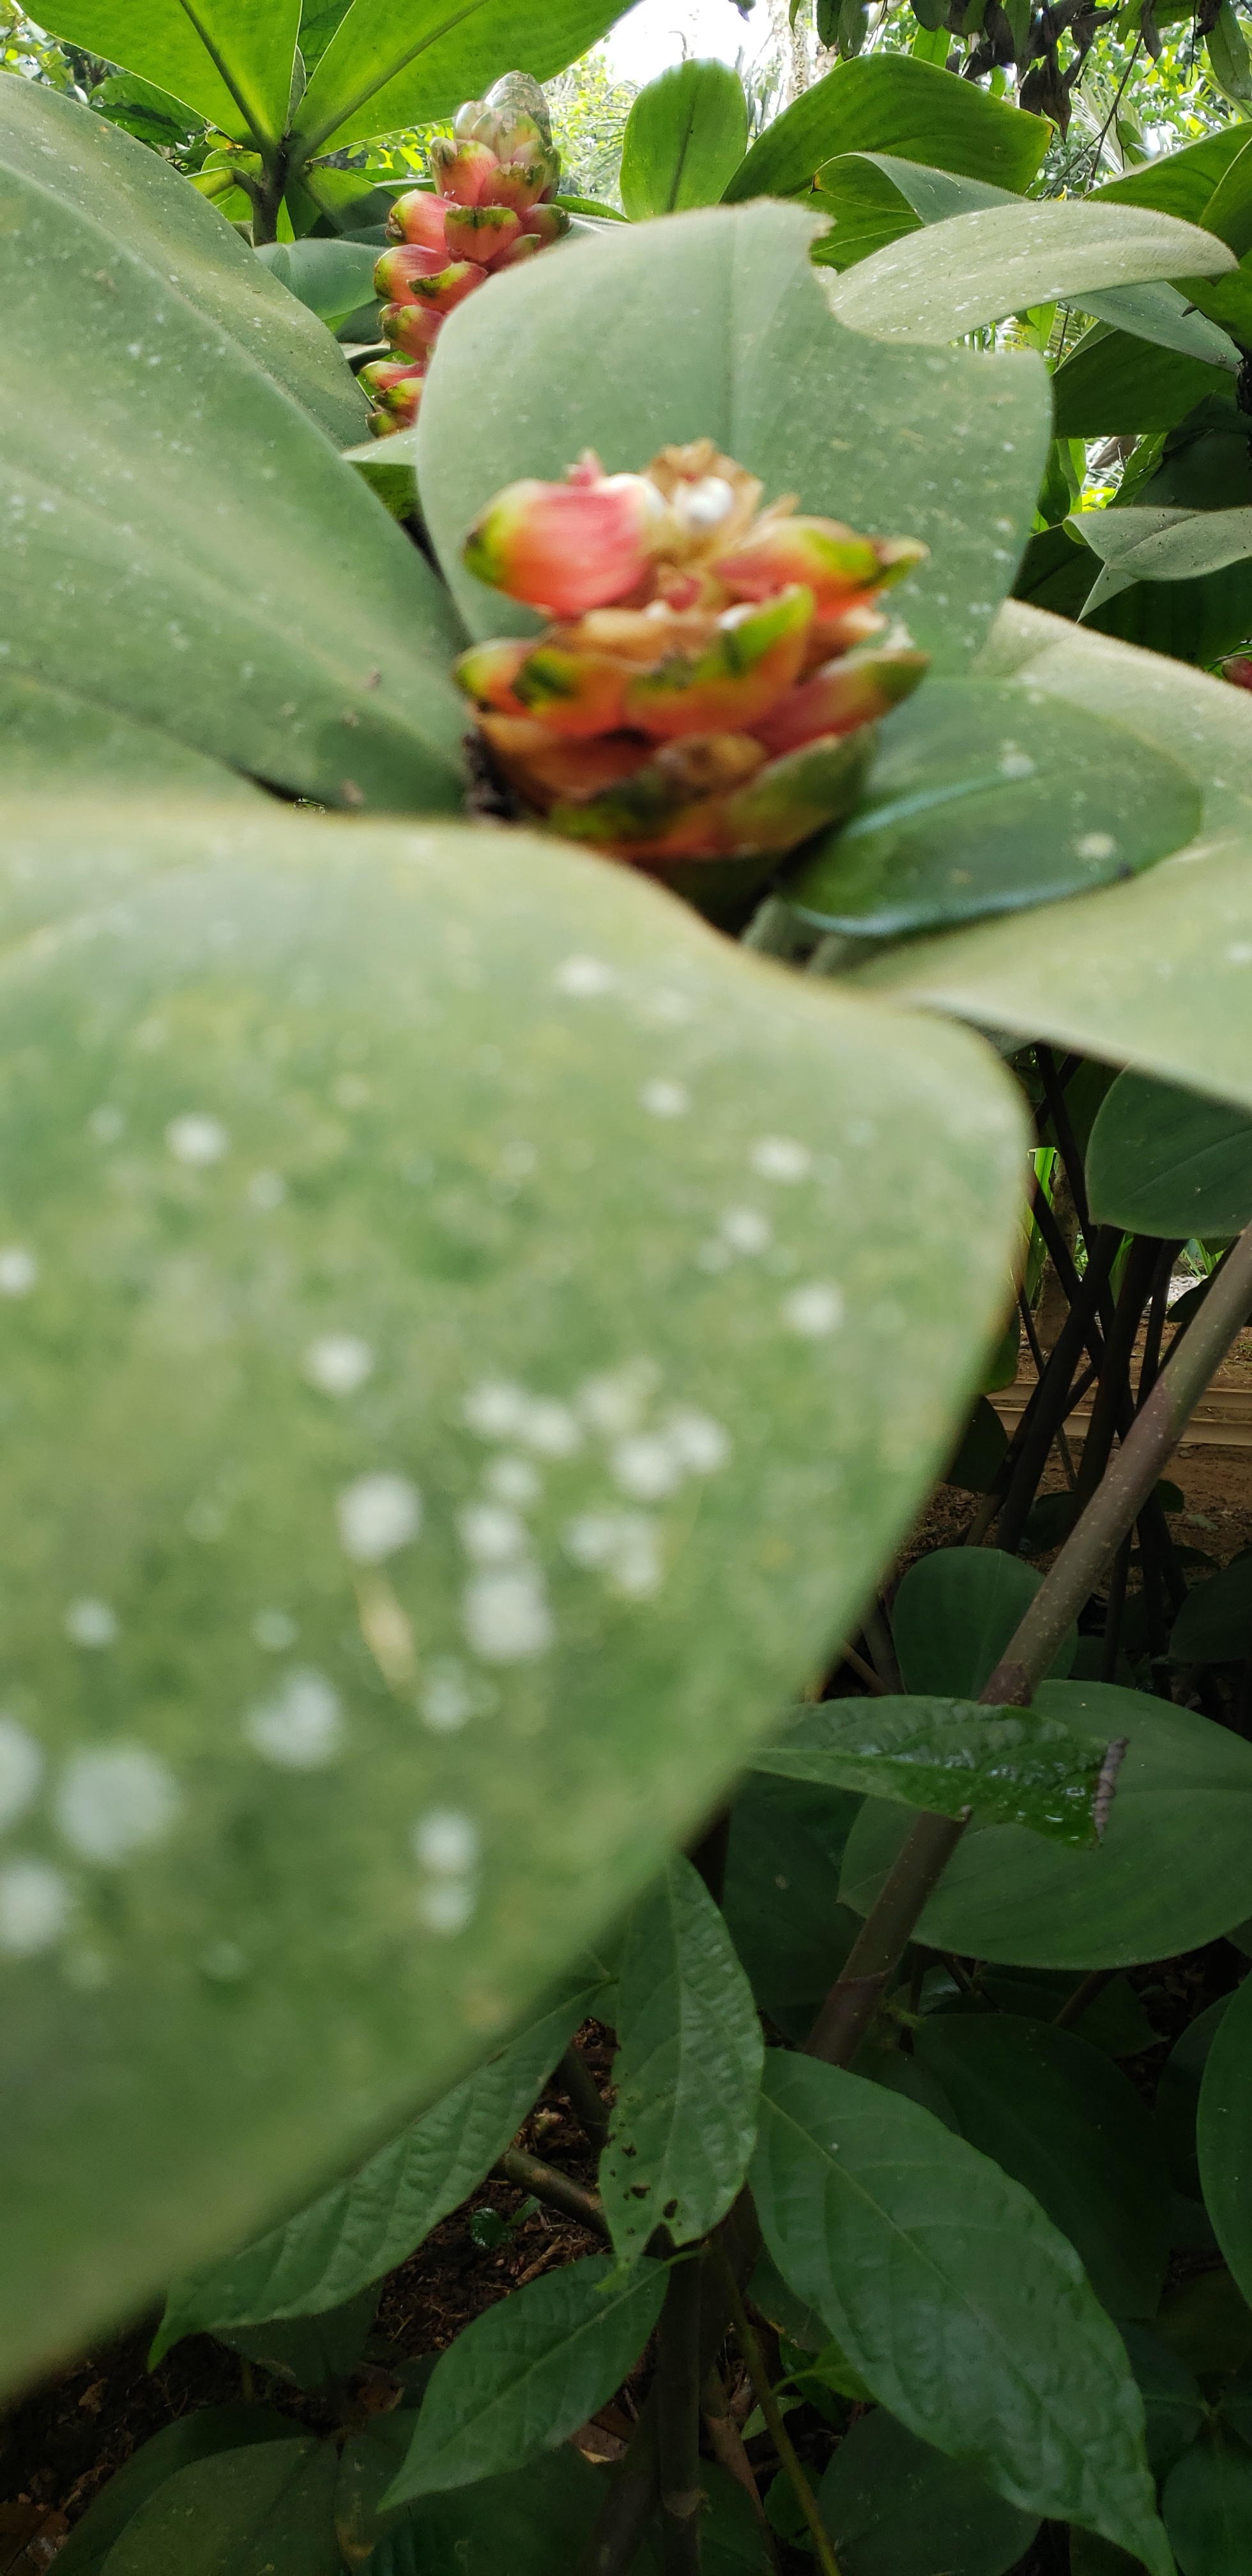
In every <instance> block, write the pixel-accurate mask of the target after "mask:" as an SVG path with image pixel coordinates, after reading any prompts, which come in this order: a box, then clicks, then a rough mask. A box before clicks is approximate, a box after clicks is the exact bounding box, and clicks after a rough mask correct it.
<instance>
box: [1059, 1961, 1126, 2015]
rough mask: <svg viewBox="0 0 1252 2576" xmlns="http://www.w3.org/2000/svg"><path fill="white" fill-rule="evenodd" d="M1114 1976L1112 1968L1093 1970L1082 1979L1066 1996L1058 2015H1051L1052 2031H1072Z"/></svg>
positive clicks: (1114, 1971) (1114, 1972)
mask: <svg viewBox="0 0 1252 2576" xmlns="http://www.w3.org/2000/svg"><path fill="white" fill-rule="evenodd" d="M1114 1975H1116V1970H1115V1969H1113V1968H1093V1969H1092V1970H1091V1973H1090V1975H1089V1976H1086V1977H1084V1978H1083V1980H1082V1983H1081V1985H1077V1986H1075V1988H1074V1991H1073V1993H1072V1995H1067V1996H1066V1998H1065V2001H1064V2003H1063V2004H1062V2006H1061V2009H1060V2011H1059V2013H1053V2015H1052V2027H1053V2030H1072V2029H1073V2026H1074V2023H1075V2022H1076V2021H1081V2020H1082V2017H1083V2014H1084V2013H1085V2012H1086V2010H1087V2008H1088V2006H1089V2005H1090V2004H1093V2003H1094V2002H1095V1999H1096V1996H1097V1995H1102V1994H1103V1992H1104V1989H1105V1987H1106V1986H1107V1984H1108V1981H1109V1979H1110V1977H1112V1976H1114Z"/></svg>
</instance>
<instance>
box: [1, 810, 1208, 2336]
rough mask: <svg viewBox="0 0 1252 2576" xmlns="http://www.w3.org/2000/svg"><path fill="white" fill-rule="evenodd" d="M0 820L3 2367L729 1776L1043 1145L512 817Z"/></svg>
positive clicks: (488, 2015) (978, 1322)
mask: <svg viewBox="0 0 1252 2576" xmlns="http://www.w3.org/2000/svg"><path fill="white" fill-rule="evenodd" d="M115 844H116V846H117V850H118V856H117V860H116V864H115V863H114V859H113V850H114V845H115ZM20 847H21V855H22V861H23V865H22V870H21V873H20V878H19V881H18V882H16V883H13V882H12V881H11V880H10V878H9V877H8V876H7V875H6V877H5V879H4V881H3V885H2V886H0V894H2V896H3V902H4V904H5V905H6V906H8V907H9V908H10V919H11V921H12V924H13V928H14V929H15V930H16V931H18V932H21V933H26V932H29V931H30V930H31V929H32V928H34V927H35V926H36V923H37V920H38V918H39V914H38V912H37V911H36V909H35V895H37V897H38V902H39V905H40V907H41V909H42V915H43V918H44V919H45V920H46V921H47V922H48V923H49V925H50V927H49V928H48V929H46V930H45V931H44V932H43V933H42V935H41V936H40V937H39V938H38V939H36V940H29V939H27V940H24V941H23V942H22V944H19V945H18V946H17V947H16V948H14V949H11V950H10V952H9V955H8V958H7V960H6V961H5V962H4V964H3V965H2V966H0V1026H2V1028H3V1038H4V1056H5V1061H6V1064H7V1066H8V1068H9V1072H8V1077H7V1085H6V1088H5V1090H4V1093H3V1095H2V1096H0V1125H2V1126H3V1127H4V1130H5V1141H4V1146H3V1153H2V1155H0V1161H2V1163H3V1169H4V1173H5V1186H4V1203H3V1209H2V1210H0V1248H6V1249H7V1253H8V1259H7V1261H6V1267H5V1272H4V1278H5V1281H6V1352H7V1358H6V1384H7V1386H8V1388H9V1396H8V1404H9V1412H8V1417H7V1421H8V1428H7V1433H6V1440H7V1452H6V1456H7V1465H6V1488H5V1491H6V1498H7V1499H6V1511H7V1514H8V1518H7V1520H6V1525H5V1526H6V1542H5V1545H6V1564H7V1568H8V1573H7V1578H6V1579H7V1582H8V1584H9V1585H10V1587H11V1589H10V1593H9V1601H10V1612H9V1624H8V1632H7V1633H8V1649H7V1652H8V1659H9V1660H8V1664H7V1670H6V1698H5V1707H6V1711H7V1712H9V1715H8V1717H7V1719H6V1723H7V1724H9V1725H10V1726H11V1727H15V1728H16V1730H17V1737H16V1739H15V1740H16V1753H15V1754H14V1753H13V1747H12V1745H9V1747H8V1756H7V1757H6V1769H5V1775H4V1776H5V1781H6V1805H7V1810H8V1817H9V1832H8V1835H7V1837H6V1843H5V1849H4V1864H3V1871H4V1874H3V1876H0V1897H2V1909H0V1927H2V1938H3V1943H4V1958H3V1970H2V1973H3V1982H4V1986H5V2009H4V2014H3V2021H2V2027H3V2032H4V2042H3V2045H4V2050H5V2053H6V2054H5V2067H4V2081H5V2088H6V2094H7V2096H8V2098H9V2099H10V2100H11V2102H12V2104H13V2106H14V2108H13V2110H12V2112H11V2114H10V2117H9V2119H8V2121H7V2123H6V2126H5V2131H4V2136H3V2139H2V2140H0V2169H2V2170H0V2187H2V2188H3V2192H4V2194H5V2197H6V2202H7V2205H8V2206H9V2208H10V2209H11V2211H13V2213H14V2225H13V2227H12V2230H11V2232H10V2236H9V2239H8V2251H7V2254H6V2262H5V2266H4V2274H3V2283H2V2300H0V2355H2V2357H3V2368H4V2371H5V2372H6V2373H8V2374H10V2375H16V2374H19V2373H23V2372H29V2370H30V2369H31V2368H32V2367H34V2366H35V2365H36V2364H37V2363H38V2361H39V2360H40V2359H41V2358H42V2357H43V2356H44V2355H45V2354H50V2353H52V2352H54V2351H59V2350H63V2349H64V2348H65V2346H66V2345H67V2344H69V2343H71V2342H72V2341H73V2340H75V2339H76V2338H78V2337H81V2336H85V2335H86V2334H87V2333H89V2332H90V2331H92V2330H93V2329H95V2328H96V2327H98V2326H100V2325H102V2324H103V2323H104V2322H106V2321H107V2320H108V2319H109V2318H110V2317H111V2316H112V2315H114V2314H116V2313H117V2312H118V2311H119V2310H120V2309H121V2308H122V2307H123V2306H124V2305H126V2304H127V2303H132V2302H137V2301H138V2300H139V2299H140V2298H142V2297H143V2296H145V2295H146V2294H147V2292H148V2291H149V2289H150V2288H151V2287H152V2286H154V2285H155V2283H156V2282H158V2281H161V2280H168V2279H169V2278H170V2276H171V2275H173V2274H178V2273H182V2272H185V2271H186V2270H188V2269H189V2268H191V2267H193V2266H195V2265H197V2264H200V2263H203V2262H205V2261H207V2260H209V2259H210V2258H212V2257H216V2256H217V2255H219V2254H220V2253H222V2252H223V2251H224V2250H226V2249H227V2248H230V2247H232V2246H237V2245H238V2244H239V2243H240V2242H241V2241H243V2240H246V2239H247V2237H249V2236H250V2235H252V2234H254V2233H255V2232H256V2231H257V2229H258V2228H259V2227H262V2226H265V2225H267V2224H269V2223H271V2221H272V2219H273V2217H274V2215H275V2213H276V2211H283V2210H286V2209H289V2208H290V2207H291V2204H292V2201H293V2199H295V2198H296V2197H297V2196H298V2195H299V2194H301V2193H304V2192H307V2191H308V2190H310V2189H311V2188H314V2187H316V2186H317V2185H318V2184H319V2183H320V2182H321V2180H322V2178H323V2177H324V2176H325V2174H326V2173H327V2171H328V2170H329V2171H332V2172H333V2171H334V2170H335V2169H336V2167H338V2168H340V2169H342V2167H343V2166H344V2165H345V2164H347V2163H348V2162H350V2161H352V2160H354V2159H356V2158H357V2157H359V2156H361V2155H363V2154H368V2153H369V2152H370V2151H371V2150H372V2149H373V2148H374V2147H375V2146H376V2145H377V2144H378V2142H379V2140H380V2139H385V2138H387V2137H388V2136H391V2135H394V2132H395V2130H396V2128H397V2127H398V2125H399V2124H400V2122H401V2121H403V2120H404V2119H406V2118H411V2117H412V2116H413V2114H414V2113H415V2111H417V2110H419V2109H420V2108H421V2107H422V2106H423V2104H424V2103H426V2102H429V2101H430V2100H431V2099H432V2098H435V2097H436V2096H437V2095H438V2094H439V2093H440V2092H442V2091H445V2090H446V2089H447V2087H448V2086H449V2084H451V2083H453V2082H455V2081H456V2080H457V2079H458V2077H459V2076H460V2075H461V2074H462V2073H463V2071H464V2070H465V2067H466V2065H467V2064H468V2063H473V2062H474V2060H475V2059H476V2058H481V2057H482V2056H484V2055H486V2054H487V2053H488V2051H489V2049H490V2048H491V2047H492V2046H493V2045H498V2043H499V2041H500V2040H501V2039H502V2038H503V2037H504V2036H505V2035H506V2034H507V2032H508V2030H509V2028H510V2026H511V2025H513V2024H514V2023H515V2022H516V2020H517V2018H518V2017H519V2016H521V2015H523V2014H527V2013H530V2012H533V2010H534V2009H535V2004H536V1999H537V1998H538V1997H539V1996H541V1995H542V1993H543V1991H544V1989H545V1988H546V1987H547V1985H548V1983H549V1981H550V1980H551V1978H552V1977H553V1976H554V1975H555V1974H557V1973H559V1972H561V1971H563V1970H564V1968H565V1967H566V1965H567V1963H568V1962H569V1960H570V1959H571V1957H573V1956H574V1955H575V1954H576V1953H577V1952H578V1950H579V1948H580V1947H581V1945H582V1944H583V1943H585V1942H586V1941H587V1940H588V1939H589V1938H590V1937H592V1936H593V1935H594V1933H595V1932H596V1930H597V1929H598V1928H599V1927H600V1926H601V1925H602V1924H603V1923H605V1922H606V1921H608V1920H610V1919H612V1918H613V1917H614V1916H615V1915H616V1914H618V1913H620V1912H621V1911H622V1910H623V1908H624V1907H625V1906H626V1905H627V1904H628V1903H630V1902H631V1901H632V1899H633V1897H634V1896H635V1895H636V1894H637V1892H638V1890H639V1888H640V1887H641V1886H642V1885H644V1884H646V1882H647V1881H648V1879H649V1878H651V1877H652V1876H653V1875H654V1873H655V1871H656V1870H657V1868H658V1867H659V1866H660V1865H661V1864H662V1862H663V1861H664V1858H665V1854H666V1851H667V1849H668V1848H669V1847H671V1846H672V1844H673V1842H674V1841H676V1840H680V1839H681V1838H682V1836H683V1835H684V1834H685V1833H688V1832H690V1831H691V1830H692V1829H693V1828H694V1826H695V1825H696V1824H697V1823H698V1821H699V1820H700V1818H701V1817H702V1816H704V1815H706V1814H707V1813H708V1812H709V1811H710V1809H711V1808H712V1807H713V1806H714V1805H715V1803H716V1801H717V1799H718V1798H719V1796H721V1795H722V1794H723V1792H724V1790H725V1788H726V1786H727V1785H728V1783H729V1781H730V1779H731V1778H732V1777H733V1775H734V1774H735V1773H736V1772H737V1771H739V1770H740V1769H741V1768H742V1766H743V1763H744V1758H745V1755H746V1753H747V1751H748V1749H749V1747H750V1746H751V1745H752V1744H753V1743H754V1742H755V1741H756V1740H758V1739H759V1737H760V1735H761V1734H762V1733H763V1732H764V1731H766V1729H767V1728H768V1726H769V1725H770V1724H771V1722H772V1721H773V1717H774V1713H775V1711H776V1710H777V1708H778V1707H779V1705H780V1704H781V1703H783V1702H785V1700H786V1698H787V1697H788V1695H789V1694H791V1693H793V1692H794V1690H795V1688H796V1687H797V1684H798V1682H799V1679H800V1676H801V1675H802V1674H804V1673H806V1672H807V1671H809V1670H811V1669H812V1668H813V1667H814V1665H815V1664H816V1662H817V1660H818V1657H819V1656H820V1655H821V1654H823V1653H825V1652H828V1651H829V1642H830V1639H831V1637H832V1635H837V1634H839V1633H841V1631H842V1626H843V1625H844V1624H846V1621H847V1620H848V1618H849V1617H850V1616H851V1615H852V1612H853V1609H854V1607H855V1605H856V1604H857V1603H858V1602H859V1601H860V1600H861V1599H862V1598H863V1597H864V1594H865V1591H866V1589H867V1587H868V1586H869V1584H870V1583H871V1582H872V1580H873V1577H874V1574H875V1572H876V1570H877V1567H878V1566H879V1565H880V1564H881V1562H882V1561H883V1560H884V1558H885V1557H886V1556H888V1555H889V1554H890V1551H891V1548H892V1547H893V1546H894V1545H895V1544H896V1542H897V1540H898V1537H899V1535H900V1533H901V1531H902V1530H903V1529H904V1527H905V1526H906V1525H907V1523H908V1521H909V1519H910V1517H911V1515H912V1513H913V1511H914V1510H915V1509H916V1506H917V1503H918V1502H919V1500H920V1498H921V1495H922V1494H923V1492H924V1491H925V1488H926V1483H927V1480H928V1478H929V1477H930V1475H931V1474H932V1473H933V1472H934V1470H935V1468H936V1467H937V1465H938V1464H939V1462H940V1460H941V1458H942V1456H943V1453H944V1451H945V1449H946V1448H947V1446H948V1445H949V1444H950V1439H951V1426H952V1423H953V1421H954V1420H956V1419H959V1417H960V1415H961V1413H962V1412H963V1410H964V1408H965V1406H966V1404H967V1402H968V1399H969V1393H970V1387H971V1382H972V1380H973V1378H974V1376H975V1375H976V1372H977V1368H978V1362H979V1356H980V1352H981V1349H982V1347H983V1343H984V1340H985V1336H986V1333H987V1330H988V1328H989V1324H990V1321H991V1317H992V1315H993V1312H994V1310H995V1308H996V1307H997V1305H998V1302H999V1299H1000V1296H1001V1293H1002V1284H1001V1283H1002V1277H1003V1269H1004V1264H1005V1262H1006V1260H1007V1258H1008V1255H1009V1246H1010V1242H1011V1238H1012V1232H1013V1226H1014V1222H1015V1214H1014V1211H1015V1203H1016V1196H1017V1190H1018V1176H1019V1171H1020V1157H1021V1153H1022V1150H1023V1139H1022V1132H1021V1125H1020V1115H1019V1111H1018V1108H1017V1105H1016V1100H1015V1098H1014V1096H1013V1095H1012V1094H1011V1092H1010V1089H1009V1086H1008V1085H1007V1083H1006V1082H1005V1080H1004V1077H1003V1075H1002V1073H1001V1071H1000V1069H999V1067H998V1065H997V1064H996V1063H995V1061H994V1060H993V1058H992V1057H991V1056H990V1054H989V1053H988V1052H987V1051H986V1050H984V1049H982V1048H979V1047H976V1046H974V1045H973V1044H972V1043H971V1042H970V1041H969V1040H968V1039H967V1038H965V1037H964V1036H963V1035H961V1034H960V1033H958V1032H953V1031H949V1030H945V1029H940V1028H932V1027H930V1026H928V1025H927V1024H925V1023H923V1022H921V1021H912V1020H902V1019H898V1018H896V1017H894V1016H893V1015H891V1014H888V1013H882V1012H880V1011H878V1010H877V1009H875V1008H873V1007H866V1006H865V1005H864V1004H862V1003H860V1002H858V1001H856V1000H854V999H845V998H844V997H843V996H841V995H836V994H834V993H833V992H831V991H829V990H827V989H825V988H823V987H820V986H816V985H814V986H812V987H807V986H805V985H804V984H803V983H801V982H798V981H797V980H796V979H794V978H787V977H784V976H782V975H780V974H779V972H778V970H777V969H776V968H774V967H772V966H770V965H768V964H766V963H764V962H763V961H761V960H759V959H756V958H754V957H752V956H751V955H749V954H748V953H747V952H745V951H742V950H739V949H737V948H735V947H733V946H732V945H730V944H729V943H726V942H723V941H718V940H716V939H714V938H713V937H712V935H711V934H710V933H709V932H708V931H707V930H706V929H705V928H704V926H703V925H702V924H701V923H700V922H698V921H697V920H696V919H695V918H694V917H693V916H692V915H691V914H689V913H688V912H686V911H685V910H684V909H683V908H682V907H681V906H679V905H676V904H675V903H674V902H673V901H672V899H671V898H669V897H667V896H665V895H663V894H661V893H660V892H658V891H657V890H656V889H654V888H652V887H650V886H648V885H646V884H644V883H643V882H642V881H641V880H640V879H638V878H637V877H635V876H633V875H632V874H631V873H630V872H628V871H627V870H624V869H620V868H616V867H610V866H606V865H604V864H603V863H602V862H601V861H599V860H597V859H594V858H591V857H589V856H583V855H582V854H581V853H574V852H570V851H567V850H563V849H561V848H559V847H557V846H556V845H554V844H551V843H546V842H544V841H542V840H540V839H539V838H538V837H537V836H534V835H528V834H526V833H522V832H517V833H511V834H505V833H501V832H490V831H487V832H475V831H473V830H470V829H467V828H464V827H462V828H445V829H443V830H440V829H439V828H436V827H426V828H424V829H404V828H402V827H400V826H397V825H385V824H373V825H368V824H349V823H346V822H343V821H339V820H336V819H333V818H327V819H324V820H319V819H315V818H313V817H310V816H307V815H291V814H285V813H283V812H281V811H279V810H277V809H275V808H272V807H266V808H262V809H259V810H258V814H257V816H256V818H255V819H253V817H252V816H251V814H249V813H245V811H244V809H243V808H242V806H223V807H220V808H215V807H212V806H205V807H203V808H195V807H193V808H191V809H182V810H180V809H178V808H176V807H172V806H171V807H169V808H167V809H161V808H159V807H149V808H147V809H144V808H140V807H137V806H131V807H129V808H127V807H125V806H123V805H122V803H121V802H120V801H116V800H115V801H113V802H111V803H110V804H108V805H107V806H105V807H104V808H103V809H99V810H95V809H84V807H83V806H82V805H81V804H79V803H76V802H73V801H69V802H67V803H66V805H65V806H64V807H63V808H58V807H57V806H56V805H55V803H54V802H52V801H49V802H47V803H46V804H45V806H44V808H43V812H42V817H41V822H40V825H39V827H38V828H37V827H36V825H35V823H34V822H33V821H29V820H24V821H23V826H22V835H21V844H20ZM84 851H86V852H87V853H88V854H89V855H91V856H93V857H95V856H97V855H99V863H100V866H101V869H102V871H103V872H104V882H105V883H106V884H107V887H108V891H107V895H106V897H105V900H104V903H103V905H102V907H101V908H100V909H99V910H97V911H95V912H92V911H90V910H89V909H87V908H86V906H87V904H88V903H89V902H90V895H89V894H86V895H85V893H84V886H83V865H84ZM32 890H34V891H32ZM58 923H60V925H61V926H59V927H58V926H57V925H58ZM869 1104H872V1115H871V1114H869ZM745 1212H747V1214H745ZM624 1243H628V1244H629V1247H630V1251H629V1258H626V1257H624V1254H623V1244H624ZM749 1245H750V1246H751V1248H749ZM832 1247H837V1252H838V1259H837V1263H836V1260H835V1258H834V1252H833V1250H832ZM14 1256H16V1258H15V1257H14ZM884 1278H889V1279H890V1285H891V1295H890V1298H889V1299H888V1298H886V1297H884V1294H883V1286H882V1283H883V1280H884ZM693 1638H695V1639H698V1640H699V1641H700V1642H699V1646H698V1649H697V1648H694V1647H693V1643H692V1640H693ZM6 1741H7V1739H6ZM9 1757H12V1758H9ZM41 1773H42V1780H41V1779H40V1776H39V1775H40V1774H41ZM37 1790H38V1792H39V1794H38V1795H36V1794H35V1792H36V1791H37ZM1241 1910H1242V1911H1243V1912H1247V1910H1248V1908H1247V1906H1244V1907H1243V1908H1242V1909H1241ZM50 2062H51V2063H54V2064H55V2066H56V2069H57V2079H56V2082H55V2084H51V2083H49V2082H48V2081H46V2080H42V2079H41V2080H36V2070H37V2069H39V2068H44V2069H46V2067H47V2066H48V2064H49V2063H50ZM19 2179H20V2185H21V2188H20V2193H19V2189H18V2185H19ZM19 2208H20V2211H21V2217H20V2223H19V2220H18V2217H17V2212H18V2210H19ZM105 2215H107V2229H106V2232H105V2233H104V2235H103V2237H102V2233H101V2230H102V2223H103V2217H104V2216H105ZM87 2245H90V2246H91V2248H92V2255H91V2261H90V2264H88V2262H87V2260H86V2255H85V2250H84V2249H85V2247H86V2246H87Z"/></svg>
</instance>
